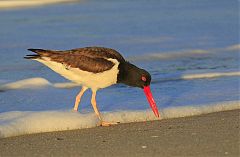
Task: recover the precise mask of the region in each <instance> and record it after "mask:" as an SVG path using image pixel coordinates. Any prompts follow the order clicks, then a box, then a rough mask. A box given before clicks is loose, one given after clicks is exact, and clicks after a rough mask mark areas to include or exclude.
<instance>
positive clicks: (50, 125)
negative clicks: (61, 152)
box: [0, 101, 240, 138]
mask: <svg viewBox="0 0 240 157" xmlns="http://www.w3.org/2000/svg"><path fill="white" fill-rule="evenodd" d="M234 109H240V102H239V101H228V102H221V103H215V104H205V105H200V106H181V107H171V108H164V109H161V110H160V115H161V117H160V118H159V119H158V118H156V117H155V116H154V114H153V113H152V111H151V110H139V111H114V112H103V113H102V117H103V119H104V120H105V121H109V122H120V123H130V122H143V121H151V120H161V119H168V118H178V117H187V116H194V115H201V114H207V113H212V112H219V111H226V110H234ZM99 124H100V122H99V120H98V118H97V117H96V116H95V114H94V113H93V112H92V113H84V114H82V113H79V112H73V111H66V110H65V111H62V110H59V111H12V112H4V113H0V138H5V137H11V136H19V135H24V134H33V133H42V132H52V131H63V130H74V129H83V128H92V127H96V126H98V125H99Z"/></svg>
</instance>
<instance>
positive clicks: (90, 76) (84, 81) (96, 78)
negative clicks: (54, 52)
mask: <svg viewBox="0 0 240 157" xmlns="http://www.w3.org/2000/svg"><path fill="white" fill-rule="evenodd" d="M36 60H37V61H39V62H41V63H43V64H44V65H46V66H48V67H49V68H50V69H52V70H53V71H55V72H56V73H59V74H60V75H62V76H63V77H65V78H66V79H68V80H71V81H73V82H76V83H79V84H81V85H84V86H87V87H89V88H92V89H95V90H97V89H99V88H105V87H108V86H111V85H113V84H116V83H117V75H118V72H119V70H118V65H119V62H118V61H117V60H116V59H108V60H110V61H111V62H113V63H114V64H115V65H114V66H113V67H112V68H111V69H110V70H107V71H104V72H101V73H92V72H88V71H83V70H80V69H78V68H71V67H66V65H63V64H61V63H58V62H54V61H50V60H49V59H47V58H45V59H44V60H42V59H36Z"/></svg>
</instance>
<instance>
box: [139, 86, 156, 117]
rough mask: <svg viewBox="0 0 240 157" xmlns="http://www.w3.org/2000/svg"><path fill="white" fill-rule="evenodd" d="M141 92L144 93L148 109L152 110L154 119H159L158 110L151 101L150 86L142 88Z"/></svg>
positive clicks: (153, 101) (152, 100)
mask: <svg viewBox="0 0 240 157" xmlns="http://www.w3.org/2000/svg"><path fill="white" fill-rule="evenodd" d="M143 91H144V93H145V95H146V97H147V100H148V102H149V104H150V107H151V108H152V111H153V113H154V114H155V116H156V117H159V112H158V108H157V105H156V103H155V100H154V99H153V96H152V92H151V89H150V86H144V88H143Z"/></svg>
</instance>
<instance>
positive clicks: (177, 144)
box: [0, 110, 240, 157]
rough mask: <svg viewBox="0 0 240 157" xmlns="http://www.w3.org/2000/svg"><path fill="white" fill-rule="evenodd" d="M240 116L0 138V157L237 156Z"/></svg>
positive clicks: (231, 114)
mask: <svg viewBox="0 0 240 157" xmlns="http://www.w3.org/2000/svg"><path fill="white" fill-rule="evenodd" d="M239 111H240V110H232V111H225V112H218V113H211V114H206V115H201V116H194V117H186V118H177V119H168V120H161V121H152V122H142V123H129V124H119V125H116V126H111V127H96V128H92V129H83V130H74V131H63V132H51V133H42V134H32V135H25V136H19V137H10V138H3V139H0V156H29V157H32V156H85V157H88V156H137V157H139V156H164V157H168V156H201V157H202V156H204V157H208V156H209V157H213V156H216V157H220V156H228V157H229V156H231V157H232V156H234V157H235V156H236V157H237V156H240V152H239V146H240V142H239Z"/></svg>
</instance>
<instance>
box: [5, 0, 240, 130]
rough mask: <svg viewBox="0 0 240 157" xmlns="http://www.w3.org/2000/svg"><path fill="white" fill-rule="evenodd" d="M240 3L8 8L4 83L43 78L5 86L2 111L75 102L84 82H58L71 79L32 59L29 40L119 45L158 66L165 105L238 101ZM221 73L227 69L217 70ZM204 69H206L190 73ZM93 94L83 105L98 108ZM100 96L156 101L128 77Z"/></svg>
mask: <svg viewBox="0 0 240 157" xmlns="http://www.w3.org/2000/svg"><path fill="white" fill-rule="evenodd" d="M237 3H238V2H237V1H228V0H220V1H219V0H218V1H217V0H213V1H209V0H202V1H191V2H190V1H184V2H182V1H181V2H180V1H177V0H172V1H165V0H163V1H151V2H148V1H144V0H141V1H85V2H80V3H72V4H58V5H52V6H44V7H35V8H28V9H14V10H2V11H1V10H0V21H1V25H0V84H1V85H2V86H1V87H0V91H1V90H3V86H4V85H5V84H6V83H10V82H15V81H19V80H24V79H29V78H40V82H38V81H36V82H34V81H33V80H31V81H30V82H32V84H30V85H29V84H23V86H22V87H18V86H17V87H15V88H13V89H11V88H7V89H6V88H5V89H4V91H3V92H0V113H2V114H4V113H3V112H9V111H23V113H25V111H49V110H70V109H71V108H72V107H73V104H74V100H75V95H76V94H77V93H78V92H79V90H80V87H72V88H67V87H66V88H64V87H65V85H63V88H60V89H59V88H56V86H54V84H55V83H65V82H68V81H67V80H65V79H64V78H62V77H61V76H59V75H58V74H55V73H54V72H52V71H51V70H50V69H48V68H47V67H45V66H43V65H42V64H40V63H37V62H35V61H29V60H24V59H23V56H25V55H26V54H29V52H27V49H28V48H46V49H71V48H77V47H85V46H93V45H94V46H96V45H97V46H105V47H111V48H114V49H116V50H118V51H120V52H121V53H122V54H123V56H124V57H125V58H126V59H127V60H129V61H131V62H133V63H134V64H136V65H138V66H139V67H141V68H144V69H146V70H148V71H149V72H150V73H151V74H152V80H153V82H152V86H151V89H152V92H153V95H154V97H155V99H156V102H157V105H158V107H159V109H160V110H163V109H165V108H169V107H179V106H189V107H192V106H195V107H199V106H204V105H211V104H216V103H223V102H224V103H225V102H226V103H227V102H238V101H239V50H240V43H239V37H238V31H239V30H238V29H239V23H238V13H239V10H238V4H237ZM215 73H221V74H222V75H220V76H215V77H211V76H212V74H215ZM228 73H233V75H228ZM198 74H204V77H197V78H192V79H187V78H185V77H186V76H188V77H189V76H192V75H198ZM226 74H227V75H226ZM41 79H42V80H44V81H45V82H44V81H43V85H42V84H41ZM23 82H24V81H23ZM46 82H47V83H46ZM45 83H46V84H45ZM18 85H19V84H18ZM36 86H38V87H36ZM90 95H91V93H90V91H88V92H87V93H86V95H84V97H83V100H82V102H81V105H80V112H81V113H85V112H92V108H91V105H90ZM97 102H98V104H99V109H100V110H101V111H119V110H131V111H135V110H146V109H148V108H149V105H148V103H147V100H146V98H145V96H144V94H143V91H141V90H140V89H137V88H131V87H126V86H125V85H115V86H112V87H109V88H106V89H103V90H99V92H98V94H97ZM2 114H0V115H2ZM9 114H11V112H9ZM5 115H6V113H5ZM2 122H3V121H1V119H0V125H1V124H2ZM4 124H5V123H4ZM9 125H10V123H9ZM0 127H1V126H0ZM0 130H1V129H0Z"/></svg>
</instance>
